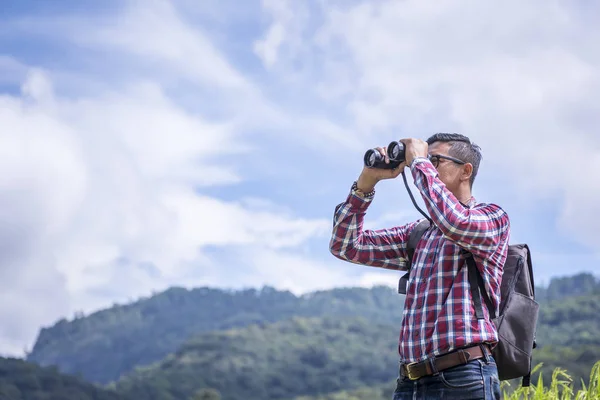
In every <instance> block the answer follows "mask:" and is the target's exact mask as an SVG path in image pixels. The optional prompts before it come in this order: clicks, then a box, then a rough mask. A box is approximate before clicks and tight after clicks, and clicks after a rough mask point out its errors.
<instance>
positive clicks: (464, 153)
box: [427, 132, 482, 187]
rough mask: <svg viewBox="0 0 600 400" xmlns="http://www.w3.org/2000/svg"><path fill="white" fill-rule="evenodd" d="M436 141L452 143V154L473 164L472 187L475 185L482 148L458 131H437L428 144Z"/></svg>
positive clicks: (449, 151)
mask: <svg viewBox="0 0 600 400" xmlns="http://www.w3.org/2000/svg"><path fill="white" fill-rule="evenodd" d="M434 142H444V143H450V149H449V150H448V153H449V155H450V156H452V157H454V158H458V159H459V160H462V161H464V162H468V163H470V164H471V165H473V173H472V174H471V180H470V184H471V187H473V182H475V177H476V176H477V171H478V170H479V164H480V163H481V158H482V156H481V148H480V147H479V146H477V145H476V144H475V143H472V142H471V140H470V139H469V138H468V137H466V136H464V135H461V134H458V133H444V132H440V133H436V134H435V135H433V136H431V137H430V138H429V139H427V144H428V145H431V144H432V143H434Z"/></svg>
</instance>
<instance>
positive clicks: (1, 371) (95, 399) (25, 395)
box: [0, 357, 139, 400]
mask: <svg viewBox="0 0 600 400" xmlns="http://www.w3.org/2000/svg"><path fill="white" fill-rule="evenodd" d="M0 400H139V398H134V397H127V396H126V395H124V394H119V393H116V392H114V391H112V390H107V389H102V388H99V387H96V386H94V385H92V384H90V383H88V382H85V381H83V380H82V379H80V378H77V377H74V376H69V375H64V374H60V373H59V372H58V371H57V369H56V368H53V367H46V368H42V367H39V366H37V365H35V364H31V363H27V362H25V361H23V360H19V359H14V358H1V357H0Z"/></svg>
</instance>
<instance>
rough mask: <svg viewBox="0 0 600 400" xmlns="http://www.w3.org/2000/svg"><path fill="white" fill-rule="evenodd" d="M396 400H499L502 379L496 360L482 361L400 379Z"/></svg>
mask: <svg viewBox="0 0 600 400" xmlns="http://www.w3.org/2000/svg"><path fill="white" fill-rule="evenodd" d="M397 382H398V385H397V386H396V391H395V392H394V398H393V400H405V399H406V400H429V399H435V400H439V399H457V400H468V399H482V400H500V399H501V398H502V397H501V394H500V379H499V378H498V368H497V366H496V362H495V360H494V357H492V356H488V358H487V359H486V358H479V359H477V360H473V361H470V362H469V363H467V364H465V365H459V366H456V367H452V368H448V369H446V370H444V371H441V372H440V373H439V374H438V375H435V376H433V375H431V376H425V377H423V378H420V379H418V380H415V381H411V380H410V379H408V377H403V376H401V377H400V378H398V380H397Z"/></svg>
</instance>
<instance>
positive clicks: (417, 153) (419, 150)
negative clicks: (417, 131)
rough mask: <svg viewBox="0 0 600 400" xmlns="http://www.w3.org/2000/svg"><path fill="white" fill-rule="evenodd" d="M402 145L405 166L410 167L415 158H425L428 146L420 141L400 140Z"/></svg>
mask: <svg viewBox="0 0 600 400" xmlns="http://www.w3.org/2000/svg"><path fill="white" fill-rule="evenodd" d="M400 141H401V142H402V143H404V147H405V148H404V152H405V158H406V165H411V164H412V162H413V160H414V159H415V158H417V157H427V155H428V151H429V145H428V144H427V142H425V141H423V140H421V139H401V140H400Z"/></svg>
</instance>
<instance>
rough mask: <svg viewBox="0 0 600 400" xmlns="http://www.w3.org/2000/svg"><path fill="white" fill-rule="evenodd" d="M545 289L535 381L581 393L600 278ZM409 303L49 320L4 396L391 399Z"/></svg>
mask: <svg viewBox="0 0 600 400" xmlns="http://www.w3.org/2000/svg"><path fill="white" fill-rule="evenodd" d="M536 298H537V299H538V301H539V302H540V306H541V308H540V319H539V324H538V332H537V343H538V348H536V349H535V351H534V364H535V365H539V366H540V369H539V370H536V374H534V376H533V379H532V385H536V384H537V383H538V377H539V374H540V373H541V374H542V377H543V381H544V382H545V383H548V382H549V380H550V379H551V377H552V374H553V372H555V370H556V369H557V368H561V369H563V370H565V371H567V372H568V374H569V379H568V380H569V383H570V384H571V385H572V388H573V389H574V390H578V389H581V388H582V385H586V386H587V385H588V382H589V380H590V374H591V372H592V369H593V366H594V364H596V362H598V360H600V335H599V334H598V332H600V318H598V315H600V282H599V281H598V279H597V278H595V277H594V276H593V275H591V274H578V275H575V276H570V277H561V278H555V279H553V280H552V281H551V282H550V284H549V285H548V286H546V287H538V288H536ZM402 301H403V296H400V295H398V294H397V293H396V292H395V291H394V290H393V289H391V288H389V287H383V286H381V287H374V288H372V289H366V288H339V289H333V290H327V291H319V292H314V293H310V294H307V295H304V296H295V295H293V294H292V293H290V292H287V291H279V290H276V289H274V288H271V287H265V288H262V289H260V290H255V289H248V290H241V291H227V290H221V289H216V288H196V289H192V290H188V289H182V288H171V289H169V290H166V291H164V292H162V293H157V294H155V295H153V296H150V297H148V298H143V299H140V300H138V301H136V302H133V303H130V304H123V305H114V306H113V307H111V308H108V309H105V310H102V311H99V312H96V313H93V314H91V315H88V316H83V315H77V316H76V317H75V318H73V319H71V320H67V319H62V320H60V321H58V322H57V323H56V324H54V325H53V326H51V327H48V328H44V329H42V330H41V331H40V333H39V336H38V340H37V341H36V343H35V346H34V347H33V349H32V350H31V352H30V353H29V354H28V355H27V358H26V360H18V359H6V358H4V359H0V400H4V399H11V400H12V399H15V400H21V399H23V400H29V399H36V400H41V399H44V400H47V399H64V400H69V399H82V400H87V399H103V400H111V399H115V400H116V399H118V400H130V399H148V400H175V399H177V400H198V399H204V400H234V399H241V398H244V399H257V400H258V399H260V400H268V399H273V400H338V399H349V400H352V399H357V400H362V399H371V400H378V399H380V398H385V399H390V398H391V393H392V391H393V389H394V386H395V379H396V373H397V358H396V354H397V353H396V352H397V340H398V329H399V324H400V320H401V315H402ZM519 383H520V382H519V381H517V382H512V381H511V382H505V384H504V386H505V387H506V388H507V389H506V390H507V392H508V393H510V392H511V391H512V390H514V389H515V388H516V387H517V386H518V385H519ZM508 384H509V385H510V386H507V385H508Z"/></svg>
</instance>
